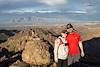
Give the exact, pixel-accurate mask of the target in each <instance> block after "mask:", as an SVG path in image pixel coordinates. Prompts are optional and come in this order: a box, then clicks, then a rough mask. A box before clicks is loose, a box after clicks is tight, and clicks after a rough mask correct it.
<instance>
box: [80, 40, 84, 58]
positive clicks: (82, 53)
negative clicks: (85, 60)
mask: <svg viewBox="0 0 100 67" xmlns="http://www.w3.org/2000/svg"><path fill="white" fill-rule="evenodd" d="M79 47H80V50H81V56H82V57H84V55H85V54H84V50H83V44H82V41H79Z"/></svg>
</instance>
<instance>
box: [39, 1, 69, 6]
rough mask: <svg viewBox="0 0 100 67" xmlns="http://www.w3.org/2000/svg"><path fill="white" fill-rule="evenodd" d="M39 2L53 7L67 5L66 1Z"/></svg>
mask: <svg viewBox="0 0 100 67" xmlns="http://www.w3.org/2000/svg"><path fill="white" fill-rule="evenodd" d="M40 2H41V3H45V4H47V5H51V6H55V5H64V4H67V2H68V0H41V1H40Z"/></svg>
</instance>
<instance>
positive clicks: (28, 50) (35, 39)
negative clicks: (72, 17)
mask: <svg viewBox="0 0 100 67" xmlns="http://www.w3.org/2000/svg"><path fill="white" fill-rule="evenodd" d="M73 25H74V27H75V29H76V30H77V31H78V32H79V33H80V35H81V38H82V41H83V46H84V51H85V57H83V58H81V59H80V62H79V63H75V64H73V65H71V66H70V67H100V54H99V53H100V50H99V49H100V24H99V23H97V24H73ZM65 29H66V24H64V25H59V24H58V25H53V26H29V27H24V28H20V29H19V28H17V27H16V28H5V29H3V28H2V29H1V30H0V67H56V65H55V62H54V58H53V57H54V54H53V49H54V40H55V39H56V38H57V36H58V35H59V34H60V32H61V31H62V30H65Z"/></svg>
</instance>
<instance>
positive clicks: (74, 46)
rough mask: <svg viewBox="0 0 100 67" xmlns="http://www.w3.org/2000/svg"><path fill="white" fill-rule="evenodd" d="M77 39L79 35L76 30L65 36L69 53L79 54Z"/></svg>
mask: <svg viewBox="0 0 100 67" xmlns="http://www.w3.org/2000/svg"><path fill="white" fill-rule="evenodd" d="M79 41H80V35H79V34H78V32H75V33H74V34H71V33H69V34H68V36H67V42H68V44H69V54H71V55H77V54H80V51H79V46H78V45H79Z"/></svg>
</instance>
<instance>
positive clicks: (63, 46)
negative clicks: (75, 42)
mask: <svg viewBox="0 0 100 67" xmlns="http://www.w3.org/2000/svg"><path fill="white" fill-rule="evenodd" d="M65 32H66V31H62V32H61V36H59V37H58V38H57V39H56V40H55V47H54V59H55V62H56V63H57V67H67V66H68V64H67V57H68V45H67V41H66V36H67V34H66V33H65Z"/></svg>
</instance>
